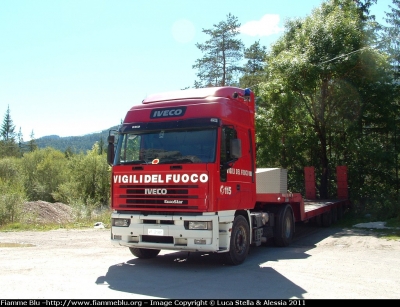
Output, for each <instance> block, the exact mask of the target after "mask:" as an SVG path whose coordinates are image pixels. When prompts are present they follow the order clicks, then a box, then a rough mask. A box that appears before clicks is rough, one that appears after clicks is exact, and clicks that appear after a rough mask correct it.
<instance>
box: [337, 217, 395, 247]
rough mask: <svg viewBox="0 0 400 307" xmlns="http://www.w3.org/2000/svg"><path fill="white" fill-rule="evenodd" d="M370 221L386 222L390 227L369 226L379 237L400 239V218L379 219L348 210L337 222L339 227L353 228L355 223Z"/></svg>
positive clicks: (386, 225)
mask: <svg viewBox="0 0 400 307" xmlns="http://www.w3.org/2000/svg"><path fill="white" fill-rule="evenodd" d="M370 222H385V223H386V224H385V227H390V229H374V228H367V229H369V230H370V231H372V232H373V233H375V234H376V235H377V236H378V237H380V238H384V239H388V240H400V219H399V218H392V219H389V220H377V219H374V218H373V217H369V216H357V215H355V214H354V213H352V212H347V213H346V214H345V215H344V216H343V218H342V219H341V220H339V221H337V223H336V224H335V226H337V227H345V228H353V226H354V225H357V224H362V223H370Z"/></svg>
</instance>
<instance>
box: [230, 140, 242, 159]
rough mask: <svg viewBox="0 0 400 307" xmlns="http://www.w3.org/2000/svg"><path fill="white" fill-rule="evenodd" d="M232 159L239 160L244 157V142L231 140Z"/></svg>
mask: <svg viewBox="0 0 400 307" xmlns="http://www.w3.org/2000/svg"><path fill="white" fill-rule="evenodd" d="M230 147H231V148H230V150H231V158H233V159H239V158H240V157H242V142H241V140H240V139H231V146H230Z"/></svg>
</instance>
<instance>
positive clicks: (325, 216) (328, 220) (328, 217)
mask: <svg viewBox="0 0 400 307" xmlns="http://www.w3.org/2000/svg"><path fill="white" fill-rule="evenodd" d="M331 224H332V212H331V210H329V211H326V212H324V213H322V227H329V226H331Z"/></svg>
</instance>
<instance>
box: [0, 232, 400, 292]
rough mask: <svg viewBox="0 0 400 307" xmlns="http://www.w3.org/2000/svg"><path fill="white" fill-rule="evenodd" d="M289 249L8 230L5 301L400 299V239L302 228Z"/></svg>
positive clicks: (2, 252)
mask: <svg viewBox="0 0 400 307" xmlns="http://www.w3.org/2000/svg"><path fill="white" fill-rule="evenodd" d="M299 230H301V231H299V232H298V234H300V236H298V237H297V238H296V240H295V241H294V242H293V244H292V245H291V246H290V247H286V248H278V247H274V246H267V247H265V246H264V247H255V248H251V249H250V254H249V256H248V258H247V259H246V261H245V263H243V264H242V265H240V266H226V265H224V264H223V262H222V261H221V260H220V258H219V257H218V256H217V255H215V254H211V255H207V254H196V253H192V254H190V255H189V257H188V255H187V253H184V252H167V251H162V252H161V254H160V255H159V256H158V257H157V258H154V259H149V260H140V259H136V258H135V257H134V256H132V255H131V254H130V252H129V250H128V249H127V248H125V247H114V246H112V245H111V243H110V241H109V236H110V231H109V230H104V229H103V230H101V229H88V230H56V231H49V232H0V272H1V273H0V276H1V278H0V298H2V299H7V298H9V299H10V298H14V299H15V298H20V299H23V298H26V299H49V298H51V299H63V298H70V299H71V298H74V299H105V298H110V299H123V298H125V299H148V298H172V299H288V298H306V299H321V298H330V299H399V298H400V287H399V285H400V257H399V255H400V241H388V240H384V239H379V238H377V237H375V236H374V235H373V233H372V232H368V231H365V230H357V229H355V230H348V229H341V228H318V229H317V228H313V227H310V228H303V229H300V228H299Z"/></svg>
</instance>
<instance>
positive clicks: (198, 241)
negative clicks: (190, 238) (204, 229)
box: [194, 239, 206, 244]
mask: <svg viewBox="0 0 400 307" xmlns="http://www.w3.org/2000/svg"><path fill="white" fill-rule="evenodd" d="M194 244H206V240H204V239H194Z"/></svg>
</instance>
